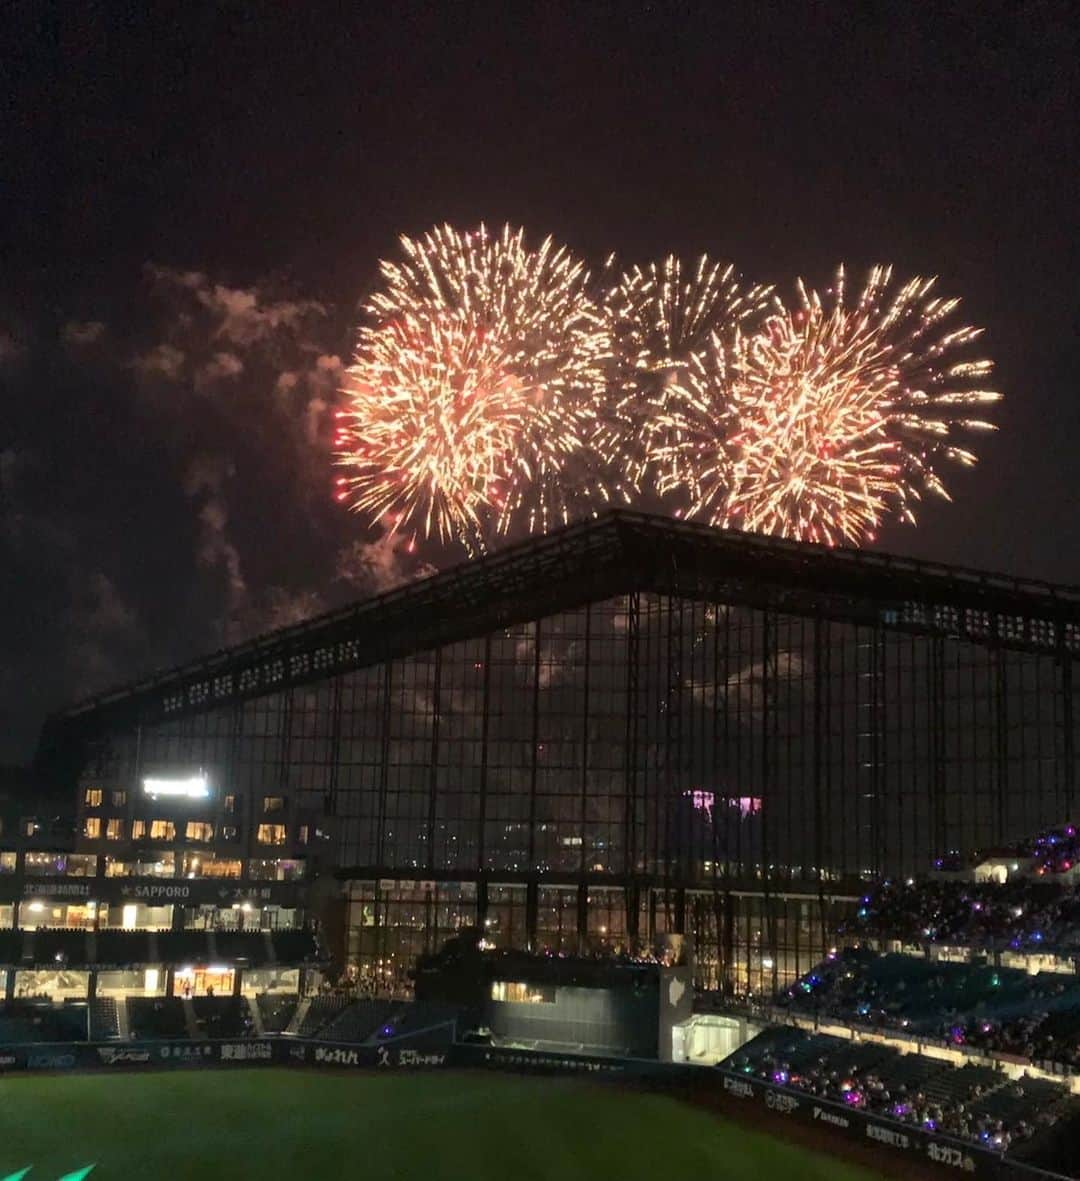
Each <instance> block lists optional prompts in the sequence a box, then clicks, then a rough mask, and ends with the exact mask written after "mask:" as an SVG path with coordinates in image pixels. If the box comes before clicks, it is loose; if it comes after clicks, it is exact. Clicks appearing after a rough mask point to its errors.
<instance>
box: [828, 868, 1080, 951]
mask: <svg viewBox="0 0 1080 1181" xmlns="http://www.w3.org/2000/svg"><path fill="white" fill-rule="evenodd" d="M842 933H843V934H844V935H845V936H848V937H851V936H856V937H862V938H870V937H874V938H878V939H896V940H899V941H900V942H901V943H905V944H910V945H920V946H921V945H926V944H944V945H950V946H963V947H974V948H981V949H985V950H987V951H1015V952H1025V953H1045V952H1058V953H1064V954H1066V955H1072V954H1075V953H1076V952H1077V951H1080V891H1078V890H1074V889H1070V888H1067V887H1065V886H1064V885H1062V884H1060V883H1054V882H1048V881H1046V880H1045V879H1044V878H1040V877H1034V878H1017V879H1013V880H1010V881H1008V882H1004V883H1001V884H997V883H992V882H979V883H976V882H965V881H954V880H933V879H931V880H928V881H923V880H920V881H912V880H910V879H909V880H908V881H906V882H891V881H890V882H885V883H883V884H882V885H881V886H880V887H879V888H878V889H877V890H875V891H874V892H873V893H871V894H865V895H863V897H862V899H861V900H860V905H859V908H858V910H857V911H856V918H855V922H854V923H853V924H851V925H849V926H848V927H847V928H845V929H844V931H843V932H842Z"/></svg>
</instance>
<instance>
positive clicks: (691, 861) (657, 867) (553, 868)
mask: <svg viewBox="0 0 1080 1181" xmlns="http://www.w3.org/2000/svg"><path fill="white" fill-rule="evenodd" d="M746 598H747V595H746V590H745V587H744V588H743V589H742V590H740V591H739V592H738V594H736V593H735V592H734V591H733V592H732V595H731V601H723V600H717V599H710V600H705V599H698V598H686V597H681V598H680V597H673V596H669V595H661V594H653V593H645V592H640V593H632V594H627V595H621V596H616V597H613V598H606V599H603V600H602V601H598V602H594V603H590V604H586V605H584V606H581V607H579V608H577V609H574V610H570V611H565V612H560V613H557V614H551V615H547V616H545V617H543V618H539V619H535V620H532V621H530V622H526V623H515V624H513V625H510V626H505V627H499V628H497V629H494V630H491V631H489V632H488V633H487V634H483V635H479V636H477V637H476V638H472V639H468V640H462V641H458V642H454V643H449V644H446V645H444V646H441V647H438V648H435V649H433V650H430V651H424V652H417V653H415V654H412V655H408V656H404V657H401V658H399V659H394V660H390V661H386V662H383V663H379V664H373V665H371V666H370V667H366V668H359V669H356V670H354V671H348V672H341V673H336V674H333V675H330V674H328V675H327V676H325V677H324V678H323V679H322V680H315V681H313V682H311V683H308V684H304V685H297V686H294V687H292V688H288V689H283V690H281V691H278V692H271V693H266V694H265V695H263V696H259V697H254V698H248V699H247V700H239V701H237V702H236V703H234V704H229V705H225V706H216V707H211V706H207V707H206V708H205V710H203V711H201V712H190V713H187V714H185V715H184V716H180V717H177V718H175V719H173V720H168V721H163V722H159V723H155V724H153V725H148V726H143V727H141V728H139V729H133V730H131V731H127V732H117V733H114V734H113V735H111V736H110V739H109V741H107V742H105V743H104V744H102V745H100V746H99V747H98V751H97V757H96V758H95V759H94V761H93V765H92V766H88V767H87V769H86V777H85V783H86V784H91V783H92V784H94V785H103V787H104V790H124V789H127V790H131V788H132V786H133V784H134V783H135V782H137V779H138V776H139V775H140V773H141V769H142V768H145V767H147V766H153V767H155V768H159V767H168V766H170V765H177V766H185V767H188V766H200V767H204V768H206V771H207V774H208V776H209V777H210V779H211V780H212V781H213V782H215V783H219V784H221V785H223V790H227V791H228V792H229V795H230V797H235V800H239V801H247V803H243V804H242V805H241V806H240V807H239V808H238V812H243V811H244V809H247V810H248V814H249V815H251V816H253V817H254V820H253V822H252V825H251V830H252V836H253V837H254V840H255V842H256V844H255V845H253V846H252V852H253V854H254V855H255V856H256V857H272V856H274V854H273V853H271V852H270V851H269V850H267V851H265V852H260V851H259V847H258V846H260V845H267V844H273V843H275V842H276V841H278V840H279V839H280V840H281V841H284V840H286V832H285V827H284V825H283V824H282V823H280V822H279V821H278V820H277V819H276V817H275V819H273V820H272V821H266V820H263V819H262V818H261V813H262V812H263V811H265V810H266V807H267V805H266V801H267V800H268V799H269V800H273V801H275V807H276V806H277V805H276V801H278V800H282V801H285V800H289V801H295V803H296V806H297V807H300V808H302V809H306V810H308V811H309V812H311V813H313V814H314V813H318V814H319V815H322V816H326V817H330V818H332V825H333V834H334V842H335V844H334V854H333V860H334V861H335V863H336V864H337V865H338V866H340V867H342V868H343V869H344V870H346V871H347V873H348V875H349V876H350V877H351V878H352V881H351V883H350V888H349V901H348V905H347V914H348V919H347V926H348V932H347V940H346V946H347V954H348V956H349V959H350V961H351V963H352V964H353V966H354V968H355V969H356V970H357V971H358V972H359V973H360V974H361V975H366V976H368V977H370V978H372V979H378V980H380V982H385V981H386V980H387V979H390V980H391V981H392V982H394V983H397V984H400V985H401V986H404V982H405V981H406V979H407V975H406V974H407V969H408V967H409V966H410V965H411V962H412V959H413V958H414V957H415V956H416V955H417V954H418V953H420V952H423V951H431V950H434V949H435V948H436V947H438V945H439V944H440V943H441V942H442V941H443V940H444V939H445V938H446V937H447V936H449V935H450V934H452V933H453V931H454V930H456V929H457V928H458V927H459V926H461V925H464V924H478V925H480V926H481V927H482V928H483V930H484V932H485V935H486V937H487V938H488V939H489V940H490V941H491V942H492V943H494V944H496V945H506V946H532V947H538V948H539V947H549V948H555V949H561V950H565V951H570V950H583V951H584V950H589V949H600V948H618V947H623V946H627V945H629V944H633V943H636V942H638V941H642V940H645V939H648V938H650V937H651V936H653V935H654V934H655V933H657V932H663V931H681V932H685V933H686V934H688V935H691V936H693V937H694V939H695V944H696V948H697V957H698V981H699V983H700V984H702V985H704V986H708V987H726V988H729V989H731V990H734V991H737V992H748V991H750V992H761V991H769V990H771V989H772V988H774V987H776V986H778V985H782V984H784V983H786V982H788V981H790V980H791V979H794V978H795V976H796V975H797V974H798V973H800V972H801V971H804V970H805V969H806V968H807V967H808V966H809V965H811V964H812V963H813V962H815V960H817V959H819V958H820V957H821V955H822V954H823V953H824V952H825V951H827V950H828V946H829V944H830V942H831V939H832V936H831V934H830V932H832V931H834V930H835V929H836V925H837V923H838V922H840V921H841V920H842V919H843V918H844V917H845V915H846V914H848V913H849V912H850V911H851V910H852V909H853V908H854V906H855V905H856V904H857V901H856V900H857V897H858V894H859V891H860V883H861V882H862V881H865V880H867V879H869V878H870V877H873V876H875V875H879V874H907V873H911V872H921V871H924V870H926V869H927V868H928V866H929V863H930V860H931V858H932V857H933V856H934V855H935V853H938V852H941V851H944V850H946V849H950V848H956V849H961V850H971V849H974V848H976V847H987V846H991V845H994V844H998V843H1001V842H1003V841H1006V840H1009V839H1015V838H1018V837H1021V836H1023V835H1024V834H1027V833H1030V832H1032V831H1034V830H1035V829H1036V828H1038V827H1039V826H1041V825H1045V824H1048V823H1054V822H1058V821H1061V820H1064V819H1066V818H1069V817H1073V818H1075V817H1074V814H1073V803H1074V802H1073V790H1074V784H1075V780H1076V767H1075V759H1076V755H1075V751H1076V742H1075V721H1074V718H1073V711H1072V691H1071V657H1070V656H1069V654H1068V653H1067V652H1065V651H1064V650H1062V649H1060V648H1058V647H1056V646H1054V645H1048V646H1047V649H1046V650H1045V651H1038V650H1033V649H1032V648H1031V647H1030V646H1029V648H1028V649H1027V650H1023V649H1021V648H1019V647H1017V648H1010V647H1009V646H1008V645H1006V644H1002V643H991V642H990V637H989V633H988V638H987V641H986V642H982V641H980V640H979V639H978V638H977V636H976V635H975V633H977V630H978V629H977V627H976V626H975V624H977V623H978V621H977V620H976V621H975V624H972V623H971V620H967V621H966V623H965V628H964V631H963V634H961V633H960V632H957V634H955V635H949V634H929V633H928V632H927V631H926V630H925V629H924V628H922V625H921V624H920V623H919V621H918V620H914V621H913V620H912V618H910V617H908V616H905V615H904V613H903V612H902V611H899V610H892V609H889V610H884V609H882V610H875V613H874V614H873V615H872V616H867V614H866V612H865V610H863V611H861V612H860V613H855V612H853V613H852V618H860V619H861V621H860V622H858V623H855V622H845V621H841V620H840V619H838V618H837V617H836V613H835V612H834V613H833V616H832V617H826V616H825V615H824V614H820V613H815V614H798V613H794V612H793V613H785V612H784V611H782V610H779V609H777V607H776V605H775V603H773V604H771V605H769V606H751V605H747V602H746ZM968 614H969V615H970V614H971V613H970V612H968ZM988 626H989V625H988ZM1000 628H1001V624H1000V620H998V622H997V623H996V624H995V626H994V629H993V631H994V635H996V636H998V637H1001V634H1002V633H1001V630H1000ZM946 630H947V629H946ZM234 806H235V803H234ZM162 823H165V822H164V821H163V822H162ZM279 830H280V831H279ZM149 835H150V836H153V833H152V832H151V833H150V834H149ZM288 837H289V838H290V839H291V837H292V833H291V831H290V832H289V833H288ZM266 864H267V865H269V864H271V862H270V861H267V862H266ZM277 864H279V865H288V864H289V863H288V862H286V861H279V862H278V863H277ZM110 872H117V871H116V870H113V869H112V866H111V865H110ZM121 872H122V871H121ZM271 876H279V875H271Z"/></svg>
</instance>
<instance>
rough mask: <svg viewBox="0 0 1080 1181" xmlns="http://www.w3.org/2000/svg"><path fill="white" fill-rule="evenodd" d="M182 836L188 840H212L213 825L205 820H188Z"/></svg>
mask: <svg viewBox="0 0 1080 1181" xmlns="http://www.w3.org/2000/svg"><path fill="white" fill-rule="evenodd" d="M184 836H185V837H187V839H188V840H189V841H212V840H213V839H214V826H213V825H212V824H209V823H208V822H207V821H205V820H189V821H188V822H187V828H186V829H185V830H184Z"/></svg>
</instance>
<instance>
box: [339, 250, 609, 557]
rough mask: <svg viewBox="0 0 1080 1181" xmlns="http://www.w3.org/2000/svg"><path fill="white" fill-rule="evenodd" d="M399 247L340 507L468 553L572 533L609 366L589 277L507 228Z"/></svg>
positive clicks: (371, 334) (363, 338) (377, 322)
mask: <svg viewBox="0 0 1080 1181" xmlns="http://www.w3.org/2000/svg"><path fill="white" fill-rule="evenodd" d="M402 246H403V249H404V254H405V258H404V260H403V261H400V262H387V263H383V264H382V276H383V286H382V288H381V289H380V290H379V291H378V292H377V293H376V295H375V296H374V297H373V299H372V300H371V304H370V306H369V308H368V309H367V311H368V319H369V322H368V324H367V325H365V326H364V327H363V328H362V329H361V331H360V337H359V342H358V346H357V354H356V359H355V363H354V364H353V365H352V367H351V368H350V369H349V370H348V378H347V384H346V388H345V394H346V396H347V399H348V401H347V409H346V410H345V411H344V414H343V417H342V420H341V430H340V432H339V436H338V446H339V455H338V461H339V463H340V464H341V465H342V466H343V467H344V468H345V469H346V472H347V474H346V475H345V476H343V477H342V478H341V482H340V483H341V491H340V492H339V497H340V498H341V499H343V500H347V501H348V502H349V503H350V505H351V506H352V507H354V508H356V509H358V510H361V511H364V512H366V513H369V514H372V515H374V516H376V517H379V518H383V519H386V520H393V521H394V522H395V527H398V526H400V527H401V528H405V529H409V530H412V531H415V532H420V533H422V534H423V535H425V536H427V535H431V534H434V535H438V536H440V537H443V538H450V537H457V538H459V539H460V540H462V541H464V542H465V544H466V545H467V546H468V547H470V548H481V547H482V546H483V545H484V543H485V539H486V538H487V537H489V536H490V534H491V533H493V532H495V531H502V532H505V531H507V530H509V529H510V528H512V527H515V526H517V525H521V526H524V527H525V528H527V529H528V530H530V531H532V530H534V529H547V528H548V527H549V526H550V525H551V524H553V523H554V522H556V521H565V520H566V519H567V518H568V516H569V514H570V511H571V506H572V505H573V503H574V496H575V495H576V494H580V495H581V496H582V497H583V498H584V497H587V496H588V495H589V492H590V491H594V490H588V489H587V486H586V484H585V482H584V481H581V480H580V479H579V476H580V473H578V472H577V471H576V467H575V465H577V464H578V463H579V461H582V462H583V461H584V457H585V455H586V449H585V442H584V439H585V437H586V435H587V433H588V431H587V425H588V422H589V420H590V417H591V416H592V415H593V414H594V413H595V407H596V404H597V401H598V398H599V396H600V394H601V391H602V388H603V380H604V371H603V365H604V361H605V358H606V353H607V334H606V331H605V329H604V323H603V317H602V315H601V314H600V312H599V310H598V309H597V307H596V306H595V304H594V303H593V300H592V298H591V297H590V295H589V293H588V275H587V273H586V272H585V270H584V268H583V266H582V264H581V263H580V262H577V261H576V260H575V259H573V258H572V256H571V255H570V254H569V253H568V251H566V249H565V248H562V247H556V246H555V245H554V243H553V242H552V241H551V239H550V238H549V239H546V240H545V241H544V242H542V243H541V244H540V246H539V247H538V248H537V249H535V250H531V249H529V248H528V247H527V246H526V244H525V241H524V234H523V231H521V230H513V229H511V228H510V227H509V226H507V227H505V228H504V229H503V230H502V232H501V234H499V235H498V236H497V237H493V236H491V235H489V234H488V232H487V231H486V230H485V229H484V227H483V226H481V227H480V229H479V230H477V231H476V232H474V233H467V234H462V233H460V232H459V231H457V230H455V229H453V228H452V227H450V226H442V227H438V228H436V229H435V230H433V231H431V232H430V233H429V234H427V235H425V236H424V237H423V238H422V239H419V240H412V239H409V238H403V239H402Z"/></svg>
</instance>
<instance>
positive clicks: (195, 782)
mask: <svg viewBox="0 0 1080 1181" xmlns="http://www.w3.org/2000/svg"><path fill="white" fill-rule="evenodd" d="M142 782H143V791H145V792H146V794H147V795H148V796H183V797H184V798H185V799H188V800H205V799H206V797H207V796H208V795H209V794H210V785H209V784H208V783H207V782H206V776H205V775H192V776H191V777H190V778H189V779H155V778H150V777H147V778H146V779H144V780H143V781H142Z"/></svg>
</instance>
